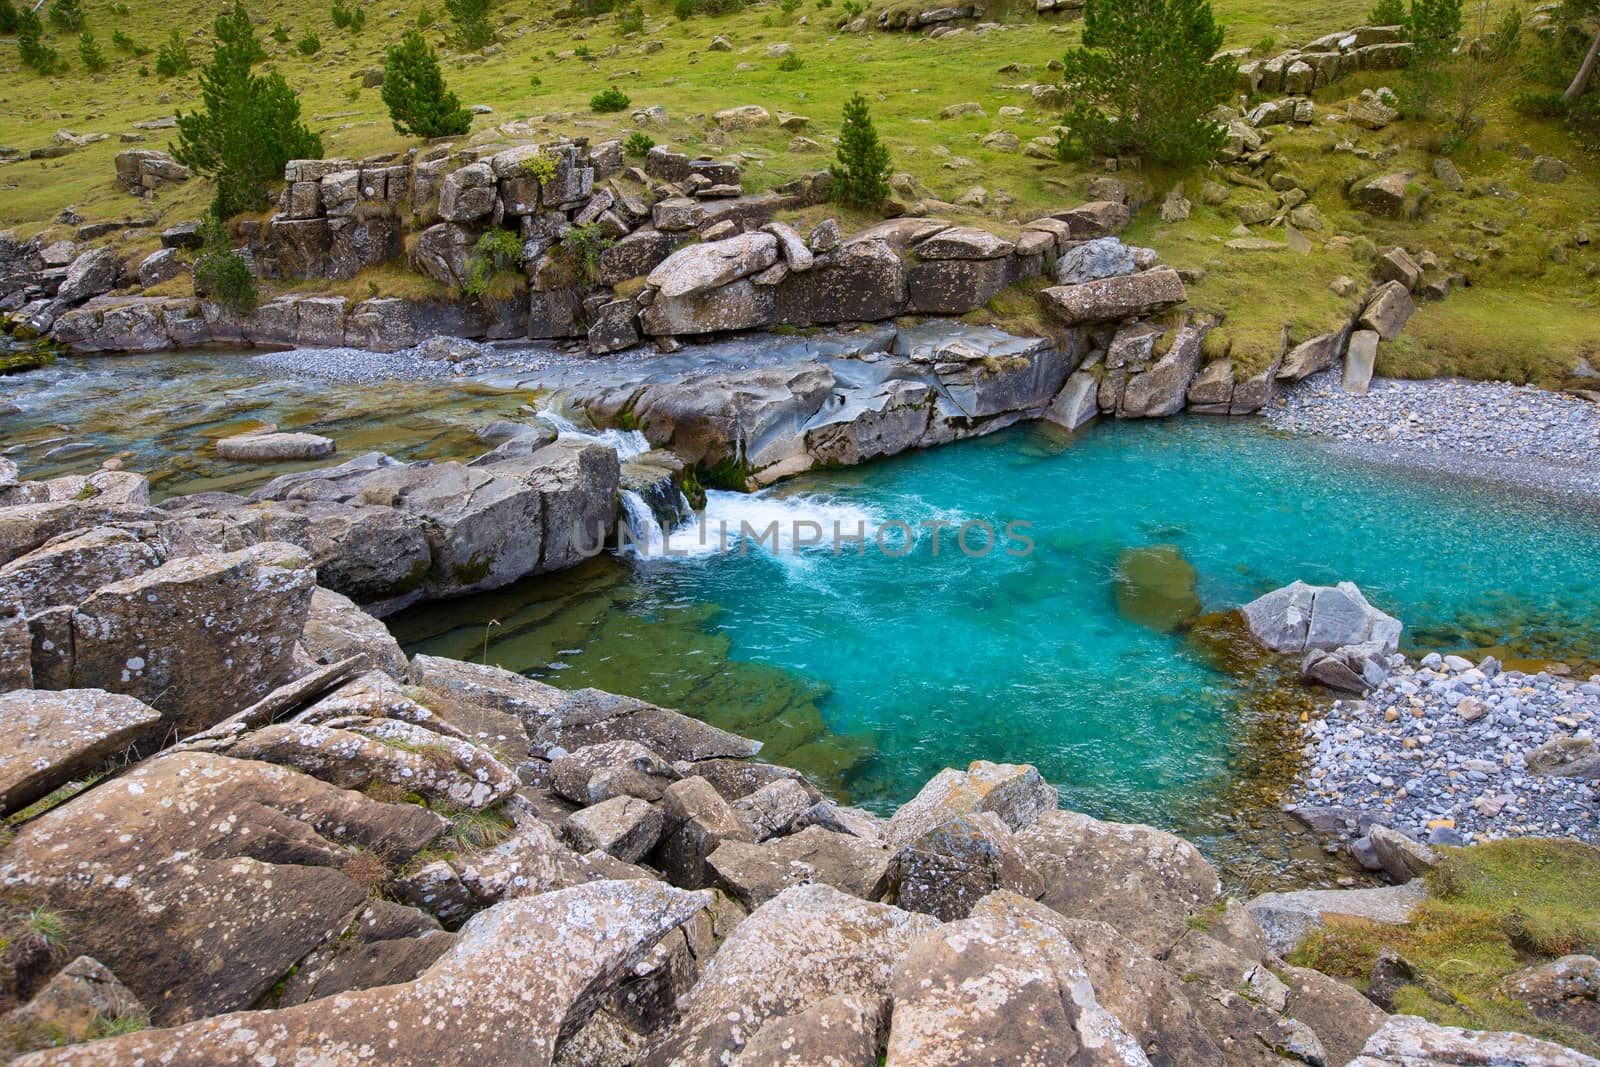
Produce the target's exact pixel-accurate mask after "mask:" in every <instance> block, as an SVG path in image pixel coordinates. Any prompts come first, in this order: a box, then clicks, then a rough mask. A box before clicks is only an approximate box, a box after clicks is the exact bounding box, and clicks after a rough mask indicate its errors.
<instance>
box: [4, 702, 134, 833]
mask: <svg viewBox="0 0 1600 1067" xmlns="http://www.w3.org/2000/svg"><path fill="white" fill-rule="evenodd" d="M160 724H161V713H160V712H159V711H157V710H156V709H154V708H152V707H150V706H149V705H147V704H144V703H142V702H141V701H138V700H135V699H134V698H133V697H128V696H119V695H117V694H115V693H107V692H105V691H104V690H100V689H66V690H61V691H59V692H46V691H43V690H37V689H21V690H16V691H14V692H10V693H0V736H4V737H5V739H6V742H5V745H4V747H3V748H0V812H6V813H9V812H13V811H16V810H18V809H19V808H25V807H27V806H28V805H29V804H31V803H33V802H34V801H35V800H38V799H39V798H40V797H42V796H45V795H47V794H48V793H50V792H51V791H52V790H54V789H55V788H57V787H58V786H61V785H65V784H66V783H67V782H70V781H72V779H74V778H77V777H79V776H80V775H82V774H84V773H86V772H88V771H92V770H94V769H95V768H96V767H98V766H99V765H100V764H101V763H102V762H104V761H105V760H106V759H108V758H110V757H111V756H115V755H116V754H117V753H119V752H122V751H125V750H126V749H127V748H128V747H129V746H131V745H133V744H135V743H136V742H138V741H142V740H144V739H145V738H147V737H149V736H150V735H151V734H153V733H154V732H155V730H156V729H157V728H158V727H159V726H160Z"/></svg>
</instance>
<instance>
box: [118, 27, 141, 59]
mask: <svg viewBox="0 0 1600 1067" xmlns="http://www.w3.org/2000/svg"><path fill="white" fill-rule="evenodd" d="M111 43H112V45H113V46H115V47H117V48H120V49H122V50H123V51H124V52H132V53H133V54H134V55H135V56H147V55H149V54H150V49H148V48H146V47H145V46H144V45H142V44H140V43H139V42H137V41H135V40H134V39H133V38H132V37H129V36H128V35H127V34H125V33H123V32H122V31H121V30H112V31H111Z"/></svg>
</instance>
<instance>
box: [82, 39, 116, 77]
mask: <svg viewBox="0 0 1600 1067" xmlns="http://www.w3.org/2000/svg"><path fill="white" fill-rule="evenodd" d="M78 58H79V59H81V60H83V67H84V69H85V70H87V71H88V72H89V73H91V74H99V73H100V72H101V71H103V70H105V69H106V68H107V67H108V66H110V65H111V64H109V63H107V62H106V54H105V52H103V51H101V49H100V43H99V42H98V41H96V40H95V39H94V34H92V33H90V32H89V31H88V30H84V31H83V32H82V33H80V34H79V35H78Z"/></svg>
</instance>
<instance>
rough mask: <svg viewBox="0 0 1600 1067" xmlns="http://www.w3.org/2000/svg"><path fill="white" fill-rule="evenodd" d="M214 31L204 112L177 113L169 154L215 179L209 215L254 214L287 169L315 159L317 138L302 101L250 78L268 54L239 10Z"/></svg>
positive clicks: (279, 86) (278, 83)
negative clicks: (292, 163) (294, 161)
mask: <svg viewBox="0 0 1600 1067" xmlns="http://www.w3.org/2000/svg"><path fill="white" fill-rule="evenodd" d="M213 29H214V31H215V33H216V38H217V41H216V48H215V49H214V50H213V52H212V54H211V62H210V63H208V64H206V66H205V67H204V68H203V69H202V70H201V71H200V98H201V102H202V103H203V105H204V109H203V110H201V111H197V112H192V113H190V114H187V115H185V114H183V113H181V112H180V113H179V115H178V141H177V144H176V145H174V146H173V156H174V157H175V158H176V159H177V160H178V162H180V163H183V164H186V165H187V166H188V167H190V169H192V170H194V171H195V172H196V173H199V174H206V175H209V176H210V177H211V178H212V179H213V181H215V183H216V187H217V196H216V200H215V202H214V203H213V207H212V209H213V212H214V213H215V214H216V216H217V217H218V218H219V219H225V218H228V217H229V216H230V215H234V214H237V213H238V212H240V211H250V210H255V209H257V208H259V207H260V206H261V204H262V203H263V202H264V201H265V200H266V187H267V183H268V182H272V181H276V180H278V179H280V178H281V177H282V176H283V167H284V164H286V163H287V162H289V160H291V159H316V158H319V157H320V156H321V155H322V139H321V138H320V137H318V136H317V135H316V134H314V133H312V132H311V131H310V130H309V129H307V128H306V127H305V125H304V124H303V123H302V122H301V121H300V99H299V97H297V96H296V95H295V93H294V90H292V89H290V88H289V84H288V82H286V81H284V79H283V75H281V74H279V73H278V72H276V71H271V70H269V71H268V72H266V73H264V74H255V73H253V72H252V70H251V68H252V67H253V66H254V65H255V64H256V63H258V62H260V61H261V60H262V59H264V58H265V53H264V52H263V51H262V48H261V42H260V41H258V40H256V36H255V30H254V29H253V28H252V27H251V25H250V13H249V12H248V11H246V10H245V7H244V4H243V3H240V2H236V3H235V4H234V6H233V11H232V13H231V14H225V15H218V16H217V18H216V21H215V23H214V24H213Z"/></svg>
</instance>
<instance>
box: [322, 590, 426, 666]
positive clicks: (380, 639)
mask: <svg viewBox="0 0 1600 1067" xmlns="http://www.w3.org/2000/svg"><path fill="white" fill-rule="evenodd" d="M300 646H301V647H302V648H304V649H305V650H306V654H307V655H309V656H310V657H311V658H312V659H314V660H316V661H317V662H318V663H337V662H339V661H340V660H343V659H346V658H348V657H350V656H355V655H360V656H364V657H365V658H366V663H367V665H368V666H370V667H373V668H374V669H376V670H380V671H382V672H384V673H385V674H387V675H389V676H390V677H392V678H397V679H398V678H403V677H405V673H406V655H405V653H404V652H403V651H401V649H400V642H398V641H396V640H395V639H394V635H393V634H391V633H390V632H389V628H388V627H386V626H384V625H383V623H381V622H379V621H378V620H377V619H375V618H373V617H372V616H371V615H368V614H367V613H366V612H364V611H362V610H361V609H360V608H359V607H357V606H356V604H355V601H353V600H351V599H350V598H349V597H347V596H344V595H343V594H341V593H335V592H334V591H333V590H331V589H324V588H322V587H321V586H318V587H317V588H316V589H314V590H312V592H311V610H310V612H309V613H308V614H307V616H306V625H305V629H304V630H302V631H301V633H300Z"/></svg>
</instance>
